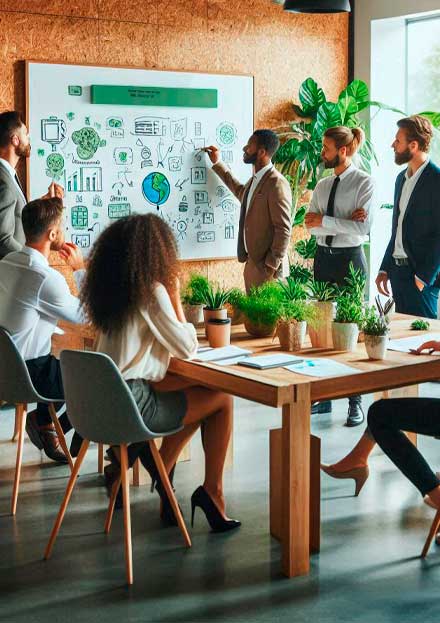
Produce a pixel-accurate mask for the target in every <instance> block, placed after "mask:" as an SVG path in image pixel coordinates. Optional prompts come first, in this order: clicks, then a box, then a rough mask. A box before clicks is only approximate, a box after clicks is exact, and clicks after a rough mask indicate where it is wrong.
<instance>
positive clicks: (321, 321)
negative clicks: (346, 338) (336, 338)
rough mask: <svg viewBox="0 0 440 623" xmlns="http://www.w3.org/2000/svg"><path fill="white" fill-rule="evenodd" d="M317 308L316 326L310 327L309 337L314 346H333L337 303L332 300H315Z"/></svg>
mask: <svg viewBox="0 0 440 623" xmlns="http://www.w3.org/2000/svg"><path fill="white" fill-rule="evenodd" d="M312 304H313V306H314V307H315V308H316V310H317V319H316V321H317V322H316V327H310V326H309V328H308V330H309V337H310V341H311V343H312V346H313V348H333V337H332V324H333V318H334V317H335V307H336V306H335V304H334V303H333V302H332V301H314V302H313V303H312Z"/></svg>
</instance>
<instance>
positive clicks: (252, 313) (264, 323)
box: [238, 281, 283, 337]
mask: <svg viewBox="0 0 440 623" xmlns="http://www.w3.org/2000/svg"><path fill="white" fill-rule="evenodd" d="M282 298H283V294H282V290H281V288H280V286H279V284H278V283H277V282H274V281H268V282H267V283H263V284H262V285H261V286H257V287H253V288H251V289H250V292H249V294H247V295H244V296H243V297H242V298H241V300H240V301H239V303H238V304H239V309H240V310H241V311H242V312H243V314H244V326H245V328H246V331H247V332H248V333H249V335H252V336H254V337H267V336H269V335H273V333H274V331H275V328H276V325H277V322H278V319H279V317H280V312H281V306H282Z"/></svg>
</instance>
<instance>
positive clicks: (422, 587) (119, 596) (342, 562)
mask: <svg viewBox="0 0 440 623" xmlns="http://www.w3.org/2000/svg"><path fill="white" fill-rule="evenodd" d="M422 394H423V395H430V396H435V395H437V396H440V386H439V385H426V386H424V387H423V388H422ZM364 402H365V404H367V403H370V402H371V398H369V397H366V398H365V401H364ZM346 404H347V403H346V401H338V402H337V403H334V411H333V414H332V415H324V416H314V417H313V431H314V432H315V433H316V434H318V435H319V436H320V437H321V438H322V454H323V461H325V462H332V461H334V460H336V459H338V458H339V457H341V456H342V455H343V454H344V453H345V452H346V451H347V450H348V449H350V448H351V447H352V446H353V444H354V443H355V442H356V441H357V439H358V438H359V436H360V434H361V429H362V427H358V428H355V429H347V428H344V427H343V426H342V425H343V422H344V421H345V411H346ZM279 423H280V422H279V415H278V414H277V412H276V411H273V410H270V409H268V408H266V407H261V406H256V405H253V404H251V403H246V402H244V401H239V400H237V401H236V419H235V447H234V466H233V468H231V469H228V471H227V473H226V475H225V491H226V496H227V500H228V511H229V514H230V516H232V517H237V518H239V519H241V520H242V522H243V526H242V528H241V529H240V530H238V531H236V532H234V533H231V534H225V535H211V534H210V533H209V528H208V525H207V523H206V521H205V519H204V517H203V516H202V515H201V514H199V515H198V516H197V515H196V523H195V526H194V528H193V529H191V530H190V532H191V536H192V539H193V547H192V549H191V550H185V549H184V548H183V547H182V540H181V538H180V534H179V533H178V531H177V529H175V528H163V527H162V526H161V524H160V521H159V517H158V498H157V495H156V494H155V495H153V494H151V493H150V492H149V489H148V490H147V487H142V488H140V489H137V490H136V489H132V524H133V525H132V532H133V553H134V556H133V557H134V574H135V584H134V586H133V587H131V588H127V587H126V586H125V583H124V581H125V570H124V559H123V539H122V516H121V513H118V514H117V515H116V516H115V521H114V524H113V529H112V533H111V534H110V535H109V536H108V537H106V536H105V535H104V534H103V522H104V515H105V508H106V504H107V497H106V494H105V490H104V488H103V487H102V486H101V480H100V478H101V477H100V476H98V475H97V474H96V448H92V449H91V450H90V451H89V455H88V457H87V460H86V463H85V467H84V468H83V470H82V475H81V477H80V479H79V484H78V487H77V490H76V493H75V494H74V496H73V499H72V502H71V505H70V507H69V509H68V512H67V515H66V519H65V522H64V524H63V526H62V529H61V533H60V536H59V538H58V541H57V543H56V544H55V549H54V552H53V556H52V559H51V560H50V561H47V562H43V561H42V554H43V551H44V547H45V545H46V542H47V539H48V535H49V533H50V530H51V527H52V524H53V521H54V518H55V515H56V512H57V509H58V506H59V503H60V500H61V497H62V494H63V492H64V488H65V485H66V476H67V474H68V470H67V468H66V467H58V466H56V465H54V464H52V463H51V462H49V461H47V460H46V459H41V457H40V453H39V451H38V450H36V449H35V448H34V447H33V446H32V445H31V444H30V442H29V441H28V440H26V442H25V450H24V468H23V473H22V483H21V489H20V495H19V501H18V511H17V516H16V518H15V519H13V518H11V517H10V516H9V515H8V510H9V499H10V494H11V481H12V478H13V469H12V465H13V463H14V458H13V457H14V452H15V446H14V444H11V443H10V441H9V437H10V435H11V433H12V428H13V418H12V411H11V410H10V409H2V410H1V412H0V440H1V441H0V620H1V621H8V622H14V623H19V622H22V621H23V622H26V623H34V622H43V621H44V622H45V621H50V622H51V623H56V622H58V621H63V622H65V621H68V622H77V621H78V622H79V621H81V622H87V623H94V622H98V621H99V622H101V621H105V623H112V622H113V621H118V622H119V621H124V622H138V621H139V622H141V621H142V622H143V623H145V622H150V621H154V622H182V623H183V622H200V623H202V622H203V623H204V622H208V621H210V622H212V621H219V622H226V621H234V622H237V623H238V622H245V621H246V622H248V621H252V622H264V623H266V622H278V621H283V622H284V621H286V622H287V621H288V622H289V623H290V622H295V623H296V622H298V623H302V622H307V623H309V622H311V621H318V622H328V621H331V622H333V621H334V622H336V621H337V622H341V623H343V622H350V623H351V622H354V621H356V622H358V621H359V622H367V621H372V622H373V621H374V623H381V622H390V621H396V622H397V621H399V622H406V621H415V620H417V621H423V622H428V621H433V622H434V621H435V622H438V621H440V605H439V601H438V593H439V588H440V551H438V549H437V551H436V548H435V546H433V548H432V550H431V553H430V555H429V557H428V558H427V559H426V561H425V562H422V561H420V559H419V558H418V555H419V553H420V551H421V548H422V545H423V542H424V539H425V537H426V534H427V531H428V527H429V525H430V522H431V520H432V517H433V511H432V510H430V509H429V508H427V507H426V506H425V505H423V504H422V500H421V498H420V496H419V494H418V492H417V491H416V490H415V489H414V488H413V487H412V486H411V485H410V484H409V483H408V482H407V481H406V480H405V478H404V477H403V476H401V475H400V474H399V473H398V472H397V471H396V469H395V468H394V466H393V465H392V464H391V463H390V462H389V460H388V459H387V458H386V457H384V456H383V455H381V454H379V453H375V454H374V455H373V456H372V459H371V463H370V465H371V476H370V478H369V480H368V482H367V483H366V485H365V487H364V489H363V491H362V492H361V495H360V497H359V498H354V497H352V495H353V492H354V483H353V481H342V480H332V479H330V478H329V477H327V476H326V475H323V478H322V549H321V553H320V555H316V556H313V558H312V566H311V573H310V575H309V576H308V577H304V578H297V579H293V580H287V579H286V578H283V577H282V576H281V575H280V549H279V546H278V543H277V542H276V541H274V540H272V539H271V538H270V537H269V535H268V459H269V457H268V429H269V428H270V427H276V426H279ZM420 447H421V449H422V451H423V452H424V453H425V455H426V456H427V458H428V460H429V461H431V462H432V464H433V465H435V466H436V468H438V467H440V458H439V449H440V441H436V440H432V439H425V438H422V439H421V442H420ZM192 454H193V458H192V460H191V462H187V463H182V464H180V465H179V467H178V470H177V474H176V479H175V482H176V489H177V494H178V498H179V501H180V503H181V505H182V508H183V511H184V513H185V517H186V519H187V521H188V522H189V517H190V508H189V498H190V495H191V493H192V491H193V490H194V489H195V488H196V486H197V485H199V484H200V483H201V481H202V473H203V458H202V453H201V449H200V444H199V442H198V439H197V440H196V441H195V442H194V443H193V448H192Z"/></svg>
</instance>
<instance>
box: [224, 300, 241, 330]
mask: <svg viewBox="0 0 440 623" xmlns="http://www.w3.org/2000/svg"><path fill="white" fill-rule="evenodd" d="M226 311H227V313H228V318H230V319H231V322H232V324H233V325H237V324H243V323H244V314H243V312H242V311H240V310H239V309H237V308H236V307H234V306H233V305H231V304H230V303H226Z"/></svg>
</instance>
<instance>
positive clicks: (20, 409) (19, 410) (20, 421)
mask: <svg viewBox="0 0 440 623" xmlns="http://www.w3.org/2000/svg"><path fill="white" fill-rule="evenodd" d="M26 410H27V405H26V404H20V405H16V406H15V425H16V426H18V444H17V458H16V459H15V476H14V487H13V489H12V500H11V515H15V513H16V512H17V499H18V488H19V486H20V474H21V463H22V460H23V444H24V428H25V425H26Z"/></svg>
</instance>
